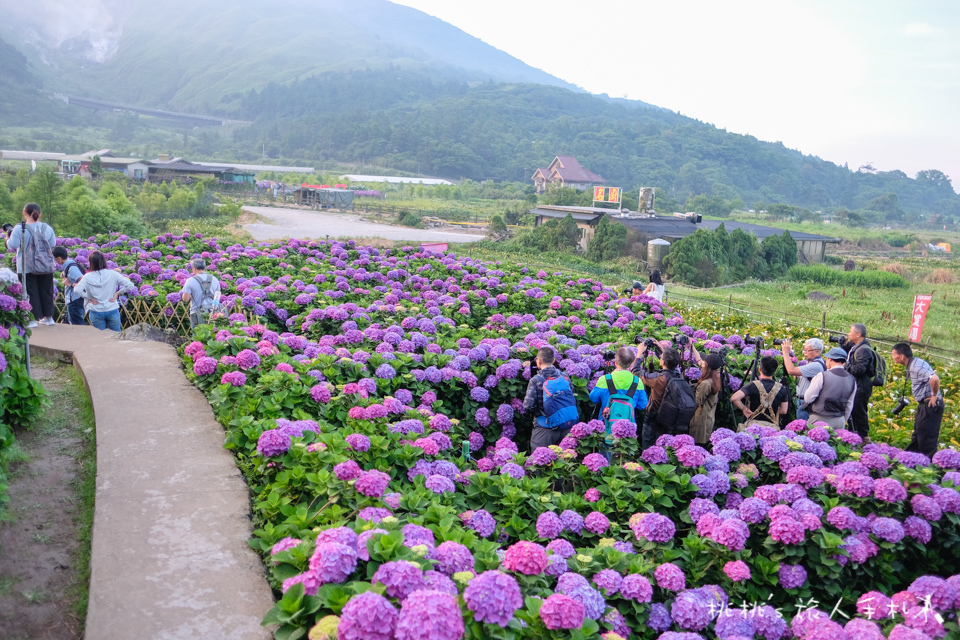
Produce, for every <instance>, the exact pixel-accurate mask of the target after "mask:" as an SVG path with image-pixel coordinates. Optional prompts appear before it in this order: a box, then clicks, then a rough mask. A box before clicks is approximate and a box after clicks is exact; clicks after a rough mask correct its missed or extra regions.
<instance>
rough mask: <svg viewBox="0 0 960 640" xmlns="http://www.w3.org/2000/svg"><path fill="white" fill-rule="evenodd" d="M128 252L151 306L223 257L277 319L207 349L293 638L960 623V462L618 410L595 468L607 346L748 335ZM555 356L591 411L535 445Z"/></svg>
mask: <svg viewBox="0 0 960 640" xmlns="http://www.w3.org/2000/svg"><path fill="white" fill-rule="evenodd" d="M114 242H115V243H116V244H112V243H114ZM79 244H80V246H81V247H84V248H81V251H83V250H86V247H88V246H89V243H79ZM105 244H107V245H112V246H110V247H109V248H110V249H112V251H111V254H112V255H110V256H108V258H109V259H116V260H117V262H118V264H120V265H122V268H126V269H128V270H135V272H136V273H135V274H134V275H137V274H139V275H140V276H141V277H142V281H139V282H138V284H141V292H140V293H141V295H150V293H149V292H150V291H153V292H156V295H161V294H164V293H171V292H172V290H173V289H174V288H175V287H177V286H179V283H180V282H181V281H182V280H183V278H184V277H186V275H185V274H186V272H185V271H184V270H183V264H184V262H183V261H184V260H187V259H189V258H191V257H193V255H202V256H203V257H207V258H208V259H209V260H210V262H211V265H212V269H213V270H214V271H215V272H217V273H218V275H219V277H220V278H221V281H222V283H223V286H224V295H225V297H226V302H227V304H233V303H234V302H236V301H238V300H239V302H240V304H241V306H243V307H245V308H247V309H249V310H250V311H251V312H252V313H254V314H255V315H256V316H258V317H259V318H260V319H261V321H260V323H259V324H248V323H247V322H246V320H245V318H244V317H243V316H237V317H231V318H229V319H225V320H223V321H221V322H219V323H218V324H217V325H207V326H204V327H201V328H199V329H198V331H197V332H196V335H195V337H194V338H195V339H194V340H193V341H192V342H190V343H189V344H187V345H185V347H184V348H183V357H184V363H185V366H186V369H187V372H188V376H189V377H190V378H191V379H192V380H193V381H194V382H195V384H196V385H197V386H198V387H199V388H200V389H202V390H203V391H204V392H205V393H206V394H207V395H208V398H209V400H210V403H211V405H212V406H213V408H214V411H215V413H216V415H217V417H218V419H219V420H220V421H221V423H222V424H223V425H224V427H225V429H226V446H227V447H228V448H230V449H231V450H233V451H234V453H235V454H236V456H237V460H238V464H239V466H240V468H241V469H242V470H243V472H244V473H245V475H246V478H247V481H248V483H249V485H250V488H251V492H252V496H253V498H252V502H253V508H254V514H255V524H256V531H255V536H256V539H255V540H254V542H253V545H254V547H255V548H256V549H258V550H259V551H260V552H261V553H262V554H263V556H264V558H265V561H266V563H267V564H268V566H269V567H270V570H271V574H272V580H273V585H274V587H275V588H276V590H277V593H278V595H279V596H280V599H279V601H278V603H277V606H276V607H275V608H274V609H273V610H272V611H270V612H269V613H268V614H267V616H266V618H265V620H264V622H265V624H270V625H276V628H277V631H276V634H277V637H281V638H293V637H299V636H302V635H304V634H306V633H308V632H309V634H310V637H313V638H327V637H329V638H332V637H337V638H385V639H389V638H398V639H406V638H438V639H444V640H445V639H447V638H450V639H457V638H463V637H470V638H521V637H524V638H555V637H577V638H586V637H599V636H602V637H604V638H607V639H608V640H610V639H614V638H618V637H620V638H627V637H638V638H657V637H660V638H688V639H690V638H698V637H721V638H741V637H757V638H761V637H762V638H780V637H789V634H793V635H796V636H797V637H802V638H820V637H823V638H827V637H830V638H844V637H850V638H866V637H883V638H887V637H889V638H897V637H900V638H908V637H909V638H922V637H944V636H945V635H946V634H947V633H960V629H958V627H957V623H956V610H957V607H958V594H960V584H958V581H960V578H958V577H956V576H955V575H954V574H956V573H957V572H958V571H960V561H958V558H960V536H958V531H960V529H958V525H960V494H958V493H957V491H956V489H955V488H954V487H955V485H956V484H958V480H960V471H958V470H960V453H958V452H956V451H952V450H944V451H941V452H940V453H938V454H937V456H936V457H935V458H934V459H933V460H932V461H931V460H927V459H926V458H925V457H923V456H921V455H919V454H911V453H906V452H904V451H902V450H900V449H898V448H896V447H894V446H892V445H890V444H886V443H872V444H867V445H865V446H864V445H863V443H862V442H860V440H859V437H858V436H856V435H855V434H853V433H850V432H848V431H846V430H842V429H841V430H834V429H832V428H829V427H826V426H817V427H815V428H812V429H809V430H808V429H807V427H806V425H805V424H804V423H798V422H795V423H791V424H789V425H787V429H785V430H782V431H780V430H777V429H772V428H768V427H761V426H751V427H750V428H748V429H747V430H746V431H744V432H741V433H735V432H733V431H731V430H729V429H726V428H723V427H721V428H718V429H717V430H716V431H715V432H714V434H713V437H712V442H711V444H710V446H709V447H706V448H703V447H698V446H696V445H695V444H694V442H693V440H692V439H691V438H689V436H676V437H670V436H665V437H664V438H661V440H660V441H658V443H657V446H655V447H652V448H650V449H648V450H646V451H644V452H643V453H642V455H641V454H640V452H639V447H638V443H637V439H636V432H635V431H634V430H632V429H629V428H624V427H623V425H620V427H618V428H617V429H616V431H615V434H614V435H615V437H614V442H613V445H612V447H611V448H612V456H611V459H610V461H609V462H608V461H607V459H606V458H605V457H604V456H602V455H599V452H600V448H601V445H602V443H603V439H604V427H603V423H602V422H600V421H598V420H596V419H593V415H592V414H591V407H590V405H589V403H588V402H587V400H586V396H587V393H588V391H589V390H590V389H591V388H592V386H593V385H594V384H595V382H596V380H597V379H598V378H599V376H600V375H602V373H603V371H604V369H605V367H606V366H607V364H608V363H606V362H604V359H603V357H602V353H603V352H604V351H606V350H607V349H612V348H615V347H617V346H619V345H622V344H630V343H632V342H633V338H634V336H635V335H647V336H650V337H653V338H655V339H658V340H661V341H664V344H669V340H671V339H672V336H674V335H675V334H684V335H688V336H690V338H691V339H692V340H694V341H696V342H697V343H698V346H700V347H702V350H706V349H709V348H712V347H715V346H720V345H721V344H722V345H724V346H726V347H727V348H728V349H729V352H730V354H731V357H730V372H731V379H730V382H731V384H732V385H733V386H739V385H740V384H741V379H740V376H742V375H743V371H744V369H745V368H746V364H747V363H748V362H749V361H750V360H751V359H752V357H753V354H752V349H753V347H752V346H751V345H749V344H746V343H744V341H743V336H742V334H739V333H735V332H733V333H731V332H730V327H729V326H728V327H726V328H722V327H721V326H720V325H719V321H717V320H716V319H714V320H713V321H705V322H704V323H702V324H701V323H698V321H697V320H696V319H694V318H693V317H692V316H690V315H689V314H687V316H686V317H683V316H681V315H680V313H679V312H678V311H677V310H675V309H672V308H670V307H669V306H665V305H663V304H661V303H658V302H657V301H656V300H653V299H651V298H647V297H645V296H636V297H633V298H624V297H620V296H619V295H618V294H617V293H616V291H615V290H614V289H611V288H608V287H604V286H603V285H602V284H601V283H599V282H597V281H594V280H591V279H585V278H576V277H570V276H568V275H564V274H548V273H545V272H542V271H540V272H534V271H531V270H529V269H527V268H526V267H523V266H521V265H517V266H510V267H507V266H505V265H501V264H488V263H483V262H479V261H475V260H472V259H470V258H467V257H462V256H456V255H453V254H446V255H435V254H428V253H425V252H421V251H419V250H417V249H414V248H412V247H403V248H395V249H392V250H381V249H376V248H371V247H363V246H358V245H355V244H354V243H352V242H347V243H341V242H330V243H325V242H301V241H288V242H286V243H283V244H278V245H268V244H260V245H254V244H250V245H246V246H242V245H233V246H230V247H222V248H221V247H219V245H217V243H216V242H215V241H214V240H204V239H202V238H195V237H178V236H177V237H174V236H160V237H158V238H157V240H156V242H155V243H154V242H151V241H141V242H139V243H135V242H134V241H129V240H124V239H117V240H111V241H110V242H108V243H105ZM145 287H146V288H147V289H146V290H145V289H144V288H145ZM145 291H146V292H145ZM704 318H705V320H709V317H708V316H704ZM725 334H726V335H725ZM779 335H783V334H779ZM547 345H549V346H552V347H553V349H554V350H555V351H556V352H557V362H558V366H559V368H560V369H561V370H563V371H564V372H565V373H566V374H567V375H569V376H570V378H571V381H572V384H573V386H574V389H575V391H576V393H577V395H578V398H579V400H580V402H581V407H580V409H581V417H582V422H580V423H579V424H577V425H576V426H575V427H574V428H573V429H572V430H571V433H570V435H569V436H568V437H567V438H566V439H564V441H563V442H561V443H560V445H559V446H555V447H549V448H541V449H537V450H535V451H527V450H526V449H527V446H526V444H527V442H528V441H529V433H530V422H531V416H530V415H527V414H524V412H523V409H522V402H521V401H522V398H523V395H524V391H525V389H526V384H527V381H528V379H529V377H530V375H531V371H530V368H529V364H528V362H529V359H530V356H531V354H533V353H534V352H535V351H536V350H537V349H539V348H541V347H543V346H547ZM691 371H692V369H691ZM692 377H696V376H695V374H692ZM882 420H884V421H885V420H886V418H882ZM721 424H722V423H721ZM465 449H469V455H468V456H465V455H463V452H464V450H465ZM865 599H869V600H865ZM874 601H875V604H876V607H875V608H872V607H873V605H874ZM868 607H871V608H868ZM931 611H932V612H933V613H930V612H931ZM927 614H929V615H927ZM921 618H922V619H921ZM931 620H932V621H933V622H930V621H931ZM937 625H939V627H938V626H937ZM917 634H923V635H917Z"/></svg>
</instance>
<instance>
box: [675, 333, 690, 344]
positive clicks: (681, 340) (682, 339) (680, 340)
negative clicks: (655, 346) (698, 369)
mask: <svg viewBox="0 0 960 640" xmlns="http://www.w3.org/2000/svg"><path fill="white" fill-rule="evenodd" d="M672 337H673V341H674V342H676V343H677V344H680V345H686V344H687V343H688V342H690V338H689V336H686V335H684V334H682V333H676V334H674V335H673V336H672Z"/></svg>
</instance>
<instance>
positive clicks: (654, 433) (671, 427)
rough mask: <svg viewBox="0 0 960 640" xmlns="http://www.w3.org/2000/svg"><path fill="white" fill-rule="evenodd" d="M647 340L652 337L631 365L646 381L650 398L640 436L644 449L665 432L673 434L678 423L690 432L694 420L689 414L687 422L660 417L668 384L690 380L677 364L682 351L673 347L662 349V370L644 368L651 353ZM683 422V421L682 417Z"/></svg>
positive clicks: (641, 347) (645, 384)
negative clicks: (690, 421) (678, 368)
mask: <svg viewBox="0 0 960 640" xmlns="http://www.w3.org/2000/svg"><path fill="white" fill-rule="evenodd" d="M647 342H648V341H645V342H644V343H643V344H641V345H640V347H639V348H638V349H637V357H636V359H635V360H634V361H633V367H631V371H632V372H633V374H634V375H636V376H637V377H639V378H640V380H642V381H643V386H644V388H645V389H646V392H647V397H648V398H649V402H648V403H647V413H646V415H645V416H644V418H643V430H642V432H641V439H640V440H641V442H640V444H641V447H642V448H643V449H648V448H650V447H652V446H653V445H654V444H656V442H657V438H659V437H660V436H662V435H664V434H667V433H669V434H671V435H673V432H674V431H675V430H676V429H677V428H678V427H679V428H682V430H683V432H686V431H687V429H688V425H689V424H690V423H689V418H688V421H687V423H686V424H680V425H677V421H676V420H673V419H671V420H670V422H671V424H666V420H661V419H660V415H659V414H660V406H661V404H662V403H663V398H664V395H665V394H666V391H667V385H668V384H669V383H670V382H671V380H679V381H680V382H682V383H684V384H686V382H685V381H684V380H683V378H682V377H681V376H680V373H679V372H678V371H677V367H679V366H680V354H679V353H678V352H677V350H676V349H672V348H670V347H668V348H666V349H663V350H662V352H661V353H660V366H661V367H662V369H661V370H660V371H659V372H648V371H646V370H645V369H644V368H643V360H644V357H645V356H646V353H647V346H648V345H647ZM656 349H659V347H656ZM689 386H690V385H687V387H688V388H689ZM691 396H692V389H691ZM692 415H693V412H692V411H691V416H692ZM680 422H682V418H681V419H680Z"/></svg>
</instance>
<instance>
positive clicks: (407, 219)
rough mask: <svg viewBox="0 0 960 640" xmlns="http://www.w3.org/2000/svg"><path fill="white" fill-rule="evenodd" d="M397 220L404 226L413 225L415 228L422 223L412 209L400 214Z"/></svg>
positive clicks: (421, 225) (419, 227) (418, 227)
mask: <svg viewBox="0 0 960 640" xmlns="http://www.w3.org/2000/svg"><path fill="white" fill-rule="evenodd" d="M399 222H400V224H402V225H403V226H405V227H414V228H416V229H421V228H423V224H422V222H421V219H420V216H418V215H417V214H415V213H413V212H412V211H407V212H406V213H404V214H403V215H402V216H400V220H399Z"/></svg>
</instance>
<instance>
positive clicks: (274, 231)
mask: <svg viewBox="0 0 960 640" xmlns="http://www.w3.org/2000/svg"><path fill="white" fill-rule="evenodd" d="M244 211H246V212H248V213H252V214H254V215H256V216H257V217H258V221H257V222H252V223H246V224H244V229H246V231H248V232H249V233H250V234H251V235H252V236H253V237H254V239H256V240H258V241H263V240H276V239H282V238H317V239H320V238H326V237H330V238H357V239H361V238H362V239H364V240H366V239H367V238H385V239H388V240H393V241H399V242H406V243H411V242H447V243H459V242H476V241H477V240H482V239H483V237H484V233H479V232H474V233H471V232H468V231H465V230H462V229H452V228H451V229H447V228H446V227H443V228H441V229H413V228H410V227H401V226H394V225H387V224H378V223H376V222H370V221H367V220H364V219H363V217H362V216H361V215H359V214H357V213H330V212H328V211H312V210H308V209H292V208H280V207H252V206H246V207H244Z"/></svg>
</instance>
